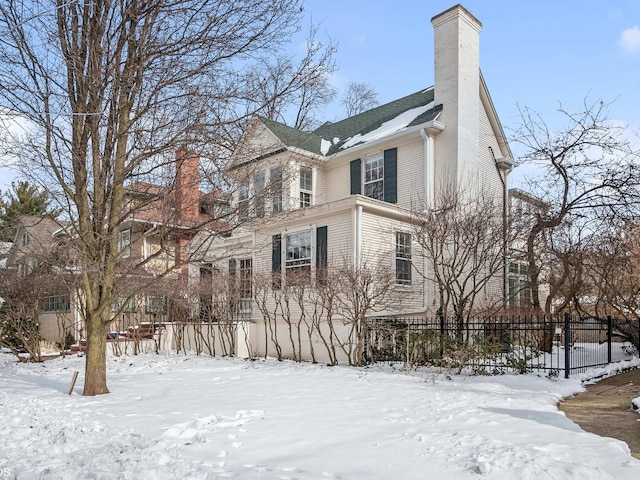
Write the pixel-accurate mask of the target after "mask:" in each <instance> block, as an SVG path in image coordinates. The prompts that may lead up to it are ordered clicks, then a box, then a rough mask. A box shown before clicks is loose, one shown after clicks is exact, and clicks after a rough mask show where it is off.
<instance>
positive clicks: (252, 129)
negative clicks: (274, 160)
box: [229, 116, 302, 169]
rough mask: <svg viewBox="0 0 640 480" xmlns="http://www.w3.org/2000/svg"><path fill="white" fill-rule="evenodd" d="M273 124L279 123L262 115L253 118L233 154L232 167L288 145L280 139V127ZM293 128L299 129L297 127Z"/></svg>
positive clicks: (230, 166) (230, 165)
mask: <svg viewBox="0 0 640 480" xmlns="http://www.w3.org/2000/svg"><path fill="white" fill-rule="evenodd" d="M273 124H276V125H278V122H273V121H272V120H268V119H266V118H264V117H260V116H256V117H254V118H253V119H252V120H251V122H250V123H249V126H248V127H247V129H246V130H245V131H244V133H243V134H242V137H241V138H240V141H239V142H238V146H237V148H236V149H235V150H234V152H233V155H232V156H231V162H230V164H229V168H230V169H233V168H235V167H238V166H240V165H242V164H244V163H247V162H249V161H251V160H255V159H257V158H260V157H263V156H265V155H268V154H270V153H273V152H277V151H280V150H282V149H283V148H285V147H286V146H287V144H286V143H284V142H283V141H282V140H281V139H280V137H279V135H278V133H277V132H278V128H276V127H275V126H274V125H273ZM280 125H281V124H280ZM283 126H284V125H283ZM287 128H289V127H287ZM291 130H294V131H297V130H295V129H291ZM301 133H302V132H301Z"/></svg>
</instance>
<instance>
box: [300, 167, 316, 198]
mask: <svg viewBox="0 0 640 480" xmlns="http://www.w3.org/2000/svg"><path fill="white" fill-rule="evenodd" d="M312 195H313V169H312V168H310V167H304V166H301V167H300V208H304V207H309V206H311V199H312Z"/></svg>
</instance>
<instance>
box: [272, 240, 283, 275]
mask: <svg viewBox="0 0 640 480" xmlns="http://www.w3.org/2000/svg"><path fill="white" fill-rule="evenodd" d="M281 251H282V235H280V234H278V235H274V236H273V237H271V271H272V272H279V271H280V270H282V253H281Z"/></svg>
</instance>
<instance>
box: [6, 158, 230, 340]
mask: <svg viewBox="0 0 640 480" xmlns="http://www.w3.org/2000/svg"><path fill="white" fill-rule="evenodd" d="M199 169H200V158H199V156H198V155H195V154H192V153H188V152H187V151H184V150H181V151H179V152H178V153H177V158H176V175H175V178H174V182H173V184H172V185H169V186H167V187H160V186H158V185H154V184H151V183H143V182H137V183H132V184H128V185H126V186H125V194H124V197H125V200H124V205H123V220H122V223H121V230H120V232H119V234H118V249H119V251H120V257H121V258H120V262H119V275H120V281H119V282H118V290H119V298H118V300H117V301H116V304H115V305H114V307H113V312H114V323H113V325H112V330H113V333H112V334H111V335H110V336H111V337H118V336H119V335H120V333H121V332H122V333H123V334H125V335H126V334H127V332H129V333H130V332H131V329H136V328H138V326H139V325H140V324H141V323H144V322H153V321H154V320H157V319H158V317H163V318H164V316H165V315H166V313H167V298H166V295H165V293H164V292H163V288H162V287H160V286H158V288H157V289H155V288H154V289H151V290H152V291H151V292H150V293H147V294H142V295H140V294H135V293H132V292H135V290H136V289H137V288H139V287H140V286H142V285H146V284H148V285H155V284H156V283H154V282H155V279H156V278H157V277H158V276H160V275H162V276H163V277H165V278H166V281H165V285H166V283H168V282H174V283H177V282H181V281H182V280H183V279H186V278H187V276H188V271H189V263H188V260H189V259H188V258H187V255H188V253H187V251H186V245H187V244H188V242H189V241H190V240H191V239H192V238H193V236H194V235H195V233H196V232H197V231H198V230H199V229H200V228H201V227H202V226H203V225H205V224H206V225H210V223H211V222H210V220H211V218H212V217H211V213H212V210H215V212H213V213H215V214H219V213H220V212H222V211H224V210H225V209H226V208H228V201H227V200H225V198H224V197H223V196H222V195H218V194H215V193H208V194H205V193H203V192H201V191H200V189H199V184H200V173H199ZM74 237H75V233H74V230H73V227H72V226H71V225H69V224H65V223H62V222H57V221H54V220H52V219H50V218H46V217H45V218H40V217H29V216H23V217H21V218H20V219H19V228H18V230H17V233H16V237H15V240H14V242H13V244H12V248H11V249H10V251H9V254H8V259H7V266H8V268H14V269H16V270H17V273H18V274H19V275H23V276H24V275H29V274H30V273H31V272H32V271H33V270H34V268H35V267H37V266H38V265H40V264H43V263H46V264H48V265H51V266H53V267H54V268H55V271H56V272H57V274H58V275H57V278H58V279H59V280H60V281H59V285H56V291H57V292H58V293H57V294H56V295H52V296H51V297H50V298H49V297H47V298H44V299H43V302H42V303H43V304H42V314H41V317H40V319H39V320H40V331H41V335H42V337H43V338H45V339H47V340H51V341H54V342H58V343H63V341H64V339H65V336H66V335H67V333H70V334H71V335H73V337H74V339H75V340H80V339H82V338H83V337H84V324H83V320H82V315H81V300H82V291H81V288H80V287H79V285H80V284H81V282H80V281H78V276H79V268H80V267H79V262H78V256H77V253H75V252H74V248H73V245H74V243H75V241H76V240H77V239H76V238H74ZM185 283H186V281H185ZM173 288H175V289H178V287H177V286H174V287H173ZM165 290H166V289H165Z"/></svg>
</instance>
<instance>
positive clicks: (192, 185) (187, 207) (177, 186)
mask: <svg viewBox="0 0 640 480" xmlns="http://www.w3.org/2000/svg"><path fill="white" fill-rule="evenodd" d="M173 193H174V195H175V202H176V208H177V214H178V218H179V219H180V220H195V219H197V218H198V216H199V215H200V157H199V156H198V155H197V154H195V153H193V152H190V151H188V150H187V149H185V148H181V149H180V150H178V152H177V153H176V178H175V181H174V185H173Z"/></svg>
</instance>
